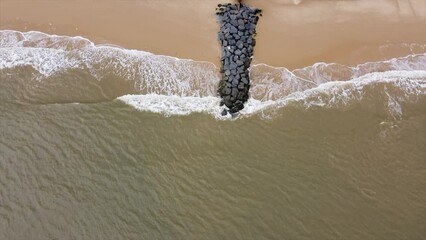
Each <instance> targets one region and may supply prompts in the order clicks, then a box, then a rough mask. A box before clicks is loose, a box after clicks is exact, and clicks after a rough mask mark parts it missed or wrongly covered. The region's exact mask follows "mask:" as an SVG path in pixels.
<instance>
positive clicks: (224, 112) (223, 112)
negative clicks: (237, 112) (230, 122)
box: [220, 103, 228, 116]
mask: <svg viewBox="0 0 426 240" xmlns="http://www.w3.org/2000/svg"><path fill="white" fill-rule="evenodd" d="M223 104H225V103H223ZM223 104H222V105H220V106H223ZM221 115H222V116H226V115H228V110H226V109H223V111H222V113H221Z"/></svg>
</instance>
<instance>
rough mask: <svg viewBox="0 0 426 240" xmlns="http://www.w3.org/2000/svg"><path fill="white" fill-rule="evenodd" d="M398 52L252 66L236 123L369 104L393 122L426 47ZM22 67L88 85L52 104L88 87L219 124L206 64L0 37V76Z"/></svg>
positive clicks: (214, 80) (414, 88)
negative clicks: (378, 57)
mask: <svg viewBox="0 0 426 240" xmlns="http://www.w3.org/2000/svg"><path fill="white" fill-rule="evenodd" d="M401 47H405V48H407V49H416V51H415V52H414V51H411V52H410V50H409V51H408V53H409V55H408V56H406V57H402V58H394V59H390V60H386V61H381V62H368V63H363V64H360V65H358V66H355V67H349V66H345V65H341V64H336V63H317V64H314V65H313V66H309V67H306V68H302V69H296V70H289V69H287V68H277V67H272V66H268V65H266V64H259V65H254V66H252V67H251V69H250V74H251V81H252V82H251V84H252V87H251V89H250V94H251V99H250V100H249V101H248V102H247V103H246V107H245V109H244V110H243V111H242V112H241V113H240V115H239V117H246V116H251V115H253V114H259V113H261V114H264V115H267V116H269V115H271V114H273V113H274V112H276V110H277V109H280V108H282V107H284V106H289V105H291V106H296V107H301V108H305V109H309V108H313V107H321V108H338V109H343V110H344V109H348V108H350V107H351V106H354V105H356V104H357V103H366V104H372V103H373V102H377V101H379V102H381V103H383V106H386V111H387V112H388V114H389V115H390V116H392V117H398V116H401V115H402V114H403V107H402V106H403V103H415V102H418V101H419V100H420V99H421V98H425V96H426V54H425V53H424V52H426V47H425V46H423V45H419V44H405V45H401ZM419 52H420V53H419ZM25 68H31V70H32V74H31V81H35V82H37V83H38V85H37V87H40V86H43V84H47V82H52V81H55V82H58V83H60V82H61V81H64V80H63V79H66V76H69V75H70V74H75V73H76V72H77V73H79V74H80V75H84V76H86V77H88V78H91V79H94V81H92V82H90V81H89V80H87V83H86V82H84V81H83V82H82V81H79V82H78V84H79V86H78V88H77V87H76V88H75V89H73V87H71V88H70V84H64V86H65V85H66V86H68V87H67V88H66V89H63V91H67V92H66V95H67V96H66V99H65V96H64V99H62V100H61V99H58V98H55V100H56V101H60V102H64V101H68V102H82V101H83V100H82V99H81V95H82V92H83V93H84V92H85V91H86V94H87V95H90V94H92V93H91V92H90V91H91V89H92V88H90V87H85V86H84V85H85V84H88V85H89V84H90V85H93V84H94V83H93V82H95V84H97V87H98V88H100V89H103V90H104V91H103V92H108V94H104V95H106V96H104V98H106V99H108V100H114V99H118V100H119V101H123V102H124V103H126V104H128V105H130V106H132V107H134V108H136V109H138V110H141V111H151V112H156V113H161V114H164V115H166V116H171V115H188V114H191V113H207V114H211V115H213V116H215V117H217V118H222V117H221V116H220V112H221V110H222V109H221V107H219V101H220V100H219V98H217V97H216V87H217V84H218V82H219V71H218V69H217V67H216V66H215V65H214V64H213V63H209V62H200V61H193V60H186V59H178V58H174V57H169V56H160V55H154V54H151V53H148V52H143V51H139V50H128V49H123V48H120V47H116V46H109V45H95V44H94V43H93V42H91V41H89V40H87V39H85V38H82V37H66V36H56V35H48V34H44V33H41V32H24V33H22V32H17V31H9V30H2V31H0V73H1V72H2V71H6V70H7V72H8V74H10V73H11V72H12V73H13V71H15V70H16V71H18V70H19V69H25ZM111 79H112V80H111ZM111 81H113V82H114V84H113V85H114V86H115V85H117V84H118V85H120V84H125V85H130V86H131V88H130V89H126V90H121V91H118V90H117V91H114V90H111V89H109V91H106V90H105V88H108V85H111ZM55 87H56V88H58V84H56V85H55ZM59 88H60V85H59ZM64 88H65V87H64ZM110 88H112V87H111V86H110ZM57 90H58V89H55V91H51V92H58V91H57ZM59 92H60V91H59ZM43 94H54V93H46V92H44V93H43ZM62 95H64V94H62ZM62 95H61V96H62ZM61 96H59V98H60V97H61ZM376 105H377V104H376Z"/></svg>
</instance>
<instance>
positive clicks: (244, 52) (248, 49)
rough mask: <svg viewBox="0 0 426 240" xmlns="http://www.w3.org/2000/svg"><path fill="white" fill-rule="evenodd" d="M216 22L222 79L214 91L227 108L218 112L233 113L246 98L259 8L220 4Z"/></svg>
mask: <svg viewBox="0 0 426 240" xmlns="http://www.w3.org/2000/svg"><path fill="white" fill-rule="evenodd" d="M216 13H217V15H218V20H219V24H220V31H219V33H218V40H219V42H220V43H221V44H222V57H221V64H222V67H221V68H220V72H221V76H222V80H221V82H220V83H219V87H218V93H219V95H220V96H221V97H222V101H221V103H220V104H221V105H225V106H226V107H227V108H228V109H229V110H227V109H225V110H223V111H222V115H226V114H227V113H228V112H229V113H231V114H232V116H235V115H234V114H235V113H236V112H238V111H240V110H241V109H243V108H244V102H245V101H247V100H248V98H249V89H250V79H249V76H248V75H249V71H248V68H249V67H250V63H251V60H252V54H253V48H254V46H255V45H256V41H255V40H254V37H255V36H256V24H257V22H258V20H259V17H258V16H257V14H260V13H261V11H260V10H258V9H251V8H250V7H248V6H246V5H241V6H240V7H239V10H237V5H236V4H231V3H227V4H220V5H218V9H217V11H216Z"/></svg>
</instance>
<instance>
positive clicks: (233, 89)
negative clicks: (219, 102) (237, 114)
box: [231, 87, 239, 98]
mask: <svg viewBox="0 0 426 240" xmlns="http://www.w3.org/2000/svg"><path fill="white" fill-rule="evenodd" d="M238 93H239V92H238V88H236V87H234V88H232V92H231V97H232V98H237V96H238Z"/></svg>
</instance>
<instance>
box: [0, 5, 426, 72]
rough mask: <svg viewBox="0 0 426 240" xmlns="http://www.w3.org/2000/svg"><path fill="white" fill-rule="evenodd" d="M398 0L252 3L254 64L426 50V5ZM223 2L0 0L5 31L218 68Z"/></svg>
mask: <svg viewBox="0 0 426 240" xmlns="http://www.w3.org/2000/svg"><path fill="white" fill-rule="evenodd" d="M393 2H394V1H388V0H382V1H381V2H380V3H377V2H376V3H371V1H370V3H368V1H364V0H361V1H357V2H355V3H352V2H346V1H327V2H325V3H323V2H321V1H302V2H301V3H299V4H297V5H296V4H293V3H292V1H279V0H272V1H270V2H269V1H268V3H266V2H261V1H258V0H251V1H249V0H247V4H248V5H250V6H252V7H258V8H261V9H263V17H261V18H260V21H259V24H258V27H257V33H258V35H257V37H256V39H257V45H256V48H255V53H254V59H253V64H267V65H271V66H276V67H286V68H288V69H296V68H303V67H306V66H310V65H312V64H314V63H316V62H328V63H330V62H334V63H339V64H344V65H348V66H354V65H357V64H360V63H363V62H366V61H380V60H384V59H386V58H392V57H402V56H404V55H407V50H404V49H401V48H398V47H397V46H398V45H401V44H412V43H417V44H420V45H426V28H424V20H426V16H424V15H426V13H425V14H423V15H422V12H421V11H420V12H418V10H416V9H419V8H421V7H422V6H423V5H425V7H426V3H422V2H421V1H417V0H409V1H408V2H409V3H410V4H411V5H409V6H405V7H401V6H398V8H396V7H395V6H394V5H393V4H394V3H393ZM400 2H401V1H400ZM405 2H407V1H405ZM217 3H221V1H217V0H209V1H203V2H199V1H196V0H179V1H173V2H170V1H163V0H161V1H153V0H144V1H128V2H127V1H126V2H117V1H112V0H95V1H91V2H89V3H87V2H85V1H83V0H75V1H72V2H69V1H63V0H60V1H57V2H54V3H53V2H51V1H47V0H34V1H31V2H29V1H22V0H0V29H2V30H6V29H7V30H17V31H41V32H44V33H47V34H56V35H67V36H82V37H84V38H87V39H89V40H90V41H92V42H94V43H95V44H112V45H117V46H120V47H123V48H127V49H135V50H141V51H147V52H151V53H153V54H157V55H166V56H173V57H177V58H184V59H193V60H195V61H207V62H212V63H214V64H215V65H216V66H219V63H220V44H219V42H218V40H217V32H218V30H219V26H218V23H217V19H216V16H215V14H214V10H215V7H216V5H217ZM422 4H423V5H422ZM417 5H418V6H417ZM416 6H417V7H416ZM379 10H380V11H379ZM326 12H329V14H325V13H326ZM74 13H78V18H76V17H75V14H74ZM164 16H167V17H164ZM308 16H310V17H308ZM386 46H390V47H389V48H388V49H385V48H386ZM383 49H385V50H383ZM420 51H421V52H423V51H424V50H422V49H420ZM417 53H419V52H417Z"/></svg>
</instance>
